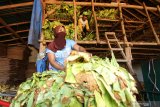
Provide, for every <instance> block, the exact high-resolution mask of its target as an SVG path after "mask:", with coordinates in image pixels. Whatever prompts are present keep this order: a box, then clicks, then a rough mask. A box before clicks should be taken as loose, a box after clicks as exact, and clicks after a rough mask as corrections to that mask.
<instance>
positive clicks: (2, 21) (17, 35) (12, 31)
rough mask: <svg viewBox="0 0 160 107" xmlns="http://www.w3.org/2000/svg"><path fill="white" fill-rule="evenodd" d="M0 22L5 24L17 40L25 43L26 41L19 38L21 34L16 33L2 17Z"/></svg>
mask: <svg viewBox="0 0 160 107" xmlns="http://www.w3.org/2000/svg"><path fill="white" fill-rule="evenodd" d="M0 23H1V24H2V25H4V26H5V28H6V29H7V30H8V31H10V32H11V33H13V34H14V35H15V36H16V37H17V38H19V40H20V41H21V42H22V43H23V44H26V42H25V41H24V40H23V39H22V38H21V36H20V35H19V34H17V33H16V32H15V31H14V30H13V29H12V28H11V27H10V26H8V25H7V23H6V22H5V21H4V20H3V19H2V18H0Z"/></svg>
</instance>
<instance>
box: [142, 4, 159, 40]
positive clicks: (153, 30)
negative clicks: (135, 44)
mask: <svg viewBox="0 0 160 107" xmlns="http://www.w3.org/2000/svg"><path fill="white" fill-rule="evenodd" d="M143 6H144V9H145V12H146V14H147V17H148V21H149V24H150V27H151V29H152V32H153V34H154V37H155V39H156V41H157V43H160V41H159V38H158V35H157V33H156V31H155V29H154V27H153V24H152V21H151V18H150V16H149V13H148V10H147V8H146V5H145V3H144V2H143Z"/></svg>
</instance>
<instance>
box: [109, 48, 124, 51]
mask: <svg viewBox="0 0 160 107" xmlns="http://www.w3.org/2000/svg"><path fill="white" fill-rule="evenodd" d="M111 50H113V51H122V50H123V49H122V48H111Z"/></svg>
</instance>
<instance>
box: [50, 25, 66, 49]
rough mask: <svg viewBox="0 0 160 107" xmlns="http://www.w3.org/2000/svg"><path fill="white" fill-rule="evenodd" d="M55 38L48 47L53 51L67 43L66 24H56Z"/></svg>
mask: <svg viewBox="0 0 160 107" xmlns="http://www.w3.org/2000/svg"><path fill="white" fill-rule="evenodd" d="M53 31H54V37H55V38H54V40H53V41H52V42H51V43H49V45H48V49H50V50H52V51H53V52H57V50H61V49H63V48H64V47H65V45H66V40H65V36H66V30H65V27H64V26H61V25H59V26H56V27H55V28H54V30H53Z"/></svg>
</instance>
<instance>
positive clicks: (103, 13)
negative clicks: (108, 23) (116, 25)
mask: <svg viewBox="0 0 160 107" xmlns="http://www.w3.org/2000/svg"><path fill="white" fill-rule="evenodd" d="M117 13H118V10H116V9H104V10H99V11H97V12H96V15H97V17H100V18H107V19H116V16H117Z"/></svg>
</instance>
